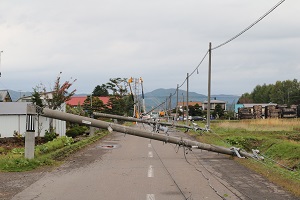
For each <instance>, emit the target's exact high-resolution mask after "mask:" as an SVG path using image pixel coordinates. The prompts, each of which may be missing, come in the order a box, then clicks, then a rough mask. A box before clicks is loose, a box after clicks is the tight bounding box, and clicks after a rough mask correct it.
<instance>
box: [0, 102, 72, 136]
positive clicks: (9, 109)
mask: <svg viewBox="0 0 300 200" xmlns="http://www.w3.org/2000/svg"><path fill="white" fill-rule="evenodd" d="M28 104H30V103H29V102H0V137H2V138H3V137H13V135H14V133H15V132H18V133H20V134H21V135H24V134H25V132H26V115H27V105H28ZM64 109H65V106H63V108H62V111H64ZM38 124H39V126H38ZM53 127H54V130H55V132H56V133H57V134H59V135H60V136H65V133H66V122H65V121H61V120H55V119H54V120H53ZM38 130H40V136H44V134H45V131H46V130H49V118H47V117H43V116H39V117H37V116H36V120H35V135H36V136H38Z"/></svg>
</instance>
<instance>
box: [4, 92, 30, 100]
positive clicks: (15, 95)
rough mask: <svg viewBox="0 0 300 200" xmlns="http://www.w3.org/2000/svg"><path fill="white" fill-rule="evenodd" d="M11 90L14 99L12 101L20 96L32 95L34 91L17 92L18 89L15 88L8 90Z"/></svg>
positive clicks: (10, 93)
mask: <svg viewBox="0 0 300 200" xmlns="http://www.w3.org/2000/svg"><path fill="white" fill-rule="evenodd" d="M8 92H9V95H10V97H11V99H12V101H17V100H18V99H19V98H20V97H23V96H31V94H32V92H21V91H20V92H17V91H14V90H8Z"/></svg>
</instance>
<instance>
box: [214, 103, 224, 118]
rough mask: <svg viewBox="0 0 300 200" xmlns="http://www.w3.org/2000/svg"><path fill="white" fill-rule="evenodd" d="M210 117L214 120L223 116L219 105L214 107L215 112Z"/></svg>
mask: <svg viewBox="0 0 300 200" xmlns="http://www.w3.org/2000/svg"><path fill="white" fill-rule="evenodd" d="M212 116H213V117H214V118H221V117H223V116H224V110H223V109H222V106H221V105H220V104H217V105H216V107H215V110H214V111H213V113H212Z"/></svg>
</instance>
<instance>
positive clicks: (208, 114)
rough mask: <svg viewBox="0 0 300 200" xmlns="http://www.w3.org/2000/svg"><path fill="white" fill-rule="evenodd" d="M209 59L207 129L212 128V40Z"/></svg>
mask: <svg viewBox="0 0 300 200" xmlns="http://www.w3.org/2000/svg"><path fill="white" fill-rule="evenodd" d="M208 53H209V59H208V94H207V125H206V126H207V127H206V128H207V129H208V130H209V129H210V90H211V42H210V43H209V50H208Z"/></svg>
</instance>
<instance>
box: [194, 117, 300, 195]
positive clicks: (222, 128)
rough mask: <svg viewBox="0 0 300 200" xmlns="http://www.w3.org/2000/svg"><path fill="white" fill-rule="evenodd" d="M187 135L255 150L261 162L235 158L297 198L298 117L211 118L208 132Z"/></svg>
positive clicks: (299, 162) (299, 188)
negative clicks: (225, 119) (219, 119)
mask: <svg viewBox="0 0 300 200" xmlns="http://www.w3.org/2000/svg"><path fill="white" fill-rule="evenodd" d="M199 125H200V126H201V127H203V124H199ZM190 134H191V135H193V136H195V137H196V138H197V140H199V141H200V142H203V143H209V144H215V145H219V146H225V147H232V146H235V147H238V148H241V149H243V150H245V151H247V152H250V153H251V152H252V149H258V150H259V151H260V154H261V155H262V156H264V158H265V159H264V161H256V160H254V159H238V158H235V160H236V161H237V162H239V163H241V164H243V165H245V166H247V167H248V168H250V169H252V170H255V171H256V172H258V173H260V174H262V175H263V176H265V177H266V178H268V179H269V180H270V181H272V182H274V183H276V184H278V185H280V186H282V187H284V188H286V189H287V190H289V191H291V192H292V193H294V194H296V195H297V196H299V197H300V119H261V120H241V121H212V122H211V131H210V132H203V134H202V135H200V134H199V133H196V132H190Z"/></svg>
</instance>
